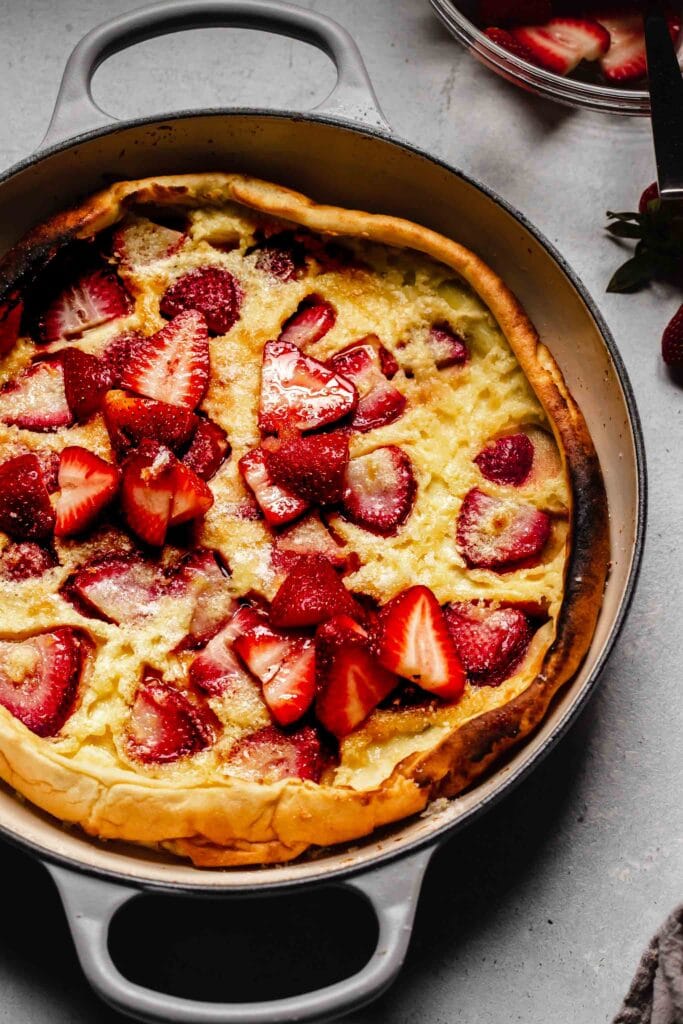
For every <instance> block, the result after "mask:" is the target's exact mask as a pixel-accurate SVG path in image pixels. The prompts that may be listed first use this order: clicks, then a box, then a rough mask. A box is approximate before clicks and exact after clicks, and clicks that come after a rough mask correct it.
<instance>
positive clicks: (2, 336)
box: [0, 292, 24, 356]
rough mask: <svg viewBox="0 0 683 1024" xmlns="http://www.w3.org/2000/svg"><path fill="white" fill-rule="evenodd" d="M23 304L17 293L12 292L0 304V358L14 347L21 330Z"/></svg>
mask: <svg viewBox="0 0 683 1024" xmlns="http://www.w3.org/2000/svg"><path fill="white" fill-rule="evenodd" d="M23 312H24V303H23V301H22V298H21V296H20V294H19V292H12V293H11V294H10V295H8V297H7V298H6V299H5V301H4V302H2V303H0V356H4V355H6V354H7V353H8V352H9V351H10V349H12V348H13V347H14V343H15V342H16V340H17V338H18V337H19V331H20V329H21V318H22V315H23Z"/></svg>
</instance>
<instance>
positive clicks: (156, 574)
mask: <svg viewBox="0 0 683 1024" xmlns="http://www.w3.org/2000/svg"><path fill="white" fill-rule="evenodd" d="M67 591H68V594H69V595H73V596H74V597H76V598H77V599H78V602H79V603H80V604H82V605H83V607H84V609H85V610H90V609H94V610H95V611H96V612H98V613H99V614H100V615H102V616H103V617H104V618H106V619H108V620H109V621H110V622H115V623H117V625H120V624H121V623H122V622H134V621H135V620H136V619H139V618H144V617H145V616H146V615H152V614H154V612H155V610H156V606H155V602H156V601H158V599H159V598H160V597H162V596H163V595H164V593H165V592H166V579H165V577H164V575H163V572H162V570H161V568H160V567H159V566H158V565H156V564H155V563H154V562H151V561H149V560H147V559H143V558H140V556H139V555H134V554H122V555H105V556H104V557H103V558H99V559H96V560H95V561H92V562H90V563H89V564H88V565H85V566H83V567H82V568H81V569H79V570H78V572H77V573H76V574H75V576H74V577H73V578H72V579H71V581H70V582H69V585H68V588H67Z"/></svg>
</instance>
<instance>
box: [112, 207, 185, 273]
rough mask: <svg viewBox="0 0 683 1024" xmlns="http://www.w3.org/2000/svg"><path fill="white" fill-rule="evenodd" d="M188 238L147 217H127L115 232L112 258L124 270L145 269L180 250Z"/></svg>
mask: <svg viewBox="0 0 683 1024" xmlns="http://www.w3.org/2000/svg"><path fill="white" fill-rule="evenodd" d="M186 239H187V235H184V234H182V233H181V232H180V231H174V230H173V228H167V227H164V226H163V225H162V224H155V223H154V222H153V221H151V220H148V219H147V217H129V218H127V219H126V221H125V222H124V223H123V224H122V225H121V226H120V227H119V228H117V230H116V231H115V232H114V236H113V245H112V250H113V253H114V256H115V257H116V258H117V259H118V260H120V262H121V263H123V264H124V265H125V266H127V267H135V268H136V269H137V268H139V267H148V266H149V265H150V264H151V263H156V262H157V261H158V260H163V259H168V257H169V256H173V254H174V253H176V252H178V250H179V249H180V248H182V246H183V244H184V242H185V241H186Z"/></svg>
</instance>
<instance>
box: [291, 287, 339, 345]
mask: <svg viewBox="0 0 683 1024" xmlns="http://www.w3.org/2000/svg"><path fill="white" fill-rule="evenodd" d="M336 320H337V313H336V310H335V308H334V306H333V305H332V304H331V303H330V302H326V301H325V300H324V299H321V298H320V296H319V295H309V296H308V297H307V298H305V299H304V300H303V302H302V303H300V305H299V308H298V309H297V311H296V313H294V314H293V315H292V316H290V318H289V319H288V320H287V321H285V324H284V326H283V328H282V331H281V332H280V337H279V339H278V340H279V341H281V342H282V341H286V342H289V343H290V344H292V345H296V347H297V348H306V346H307V345H313V344H314V343H315V342H316V341H320V339H321V338H324V337H325V335H326V334H327V332H328V331H329V330H331V329H332V328H333V327H334V325H335V322H336Z"/></svg>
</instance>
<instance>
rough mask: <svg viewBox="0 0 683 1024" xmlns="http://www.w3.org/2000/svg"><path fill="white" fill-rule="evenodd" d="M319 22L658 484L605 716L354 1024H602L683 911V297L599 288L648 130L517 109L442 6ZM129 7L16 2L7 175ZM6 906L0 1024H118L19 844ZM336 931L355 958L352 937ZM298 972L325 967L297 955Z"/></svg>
mask: <svg viewBox="0 0 683 1024" xmlns="http://www.w3.org/2000/svg"><path fill="white" fill-rule="evenodd" d="M309 2H310V0H309ZM310 6H312V7H315V8H316V9H318V10H321V11H324V12H326V13H328V14H331V15H333V16H335V17H337V18H338V20H340V21H341V22H342V23H343V24H344V25H345V26H346V27H347V28H349V29H350V30H351V31H352V32H353V34H354V35H355V37H356V39H357V40H358V43H359V45H360V47H361V50H362V52H363V54H364V56H365V59H366V62H367V65H368V68H369V70H370V73H371V76H372V79H373V81H374V84H375V87H376V90H377V93H378V95H379V98H380V102H381V104H382V106H383V108H384V110H385V112H386V114H387V116H388V118H389V121H390V122H391V124H392V125H393V126H394V128H395V129H396V131H397V132H398V133H399V134H400V135H402V136H404V137H405V138H407V139H409V140H411V141H412V142H414V143H416V144H418V145H420V146H422V147H424V148H426V149H429V150H432V151H433V152H434V153H436V154H438V155H439V156H440V157H442V158H444V159H446V160H447V161H450V162H451V163H453V164H455V165H457V166H460V167H462V168H463V169H465V170H466V171H468V172H469V173H471V174H473V175H475V176H477V177H479V178H481V179H482V180H483V181H485V182H486V183H487V184H488V185H490V186H492V187H493V188H495V189H497V190H499V191H500V192H501V193H502V194H503V195H504V196H506V197H507V198H508V199H509V200H510V201H511V202H512V203H513V204H515V205H516V206H517V207H518V208H519V209H520V210H522V211H523V212H524V213H525V214H526V215H527V216H528V217H529V218H530V219H531V220H532V221H533V222H535V223H536V224H537V225H538V226H539V227H540V228H541V229H542V230H543V231H544V232H545V233H546V235H547V236H548V237H549V238H550V239H552V241H553V242H554V243H555V244H556V245H557V246H558V247H559V249H560V250H561V251H562V252H563V253H564V255H565V256H566V257H567V258H568V260H569V261H570V263H572V264H573V266H574V267H575V268H576V270H577V271H578V273H579V274H580V275H581V276H582V277H583V279H584V281H585V282H586V284H587V286H588V288H589V289H590V291H591V292H592V293H593V294H594V296H595V297H596V298H597V300H598V302H599V304H600V306H601V308H602V310H603V312H604V314H605V316H606V318H607V320H608V322H609V324H610V326H611V328H612V330H613V332H614V335H615V337H616V339H617V342H618V344H619V346H620V348H621V351H622V354H623V356H624V359H625V361H626V364H627V367H628V370H629V372H630V374H631V378H632V380H633V383H634V386H635V391H636V396H637V399H638V402H639V405H640V409H641V413H642V417H643V421H644V426H645V434H646V441H647V449H648V455H649V468H650V489H651V492H650V493H651V500H650V529H649V538H648V543H647V549H646V555H645V563H644V569H643V574H642V578H641V583H640V587H639V591H638V594H637V597H636V600H635V604H634V607H633V611H632V614H631V617H630V621H629V624H628V627H627V628H626V630H625V632H624V634H623V636H622V638H621V641H620V643H619V645H618V649H617V650H616V653H615V654H614V656H613V657H612V659H611V662H610V665H609V667H608V669H607V671H606V672H605V673H604V676H603V680H602V685H601V687H600V688H599V692H598V694H597V696H596V698H595V700H594V701H593V703H592V704H591V705H590V707H589V708H588V710H587V712H586V713H585V714H584V716H583V719H582V720H581V721H580V722H579V724H578V725H577V726H576V727H575V728H574V729H573V731H572V732H571V734H570V735H569V736H568V737H567V738H566V740H565V741H564V742H563V743H562V744H561V746H560V747H559V748H558V749H557V750H556V751H555V752H554V753H553V755H552V756H551V757H550V758H549V759H548V760H547V761H546V762H545V763H544V764H543V766H542V767H541V769H540V771H538V772H537V773H536V774H535V775H534V776H533V777H532V778H531V779H530V780H529V781H528V782H527V783H526V784H525V785H524V786H523V787H522V788H521V789H519V790H518V791H517V792H516V793H515V794H513V795H512V796H511V797H510V798H509V799H508V800H507V801H506V802H505V803H504V804H503V805H502V806H501V807H499V808H498V809H497V810H495V811H494V812H492V813H491V814H490V815H489V816H488V817H487V818H486V819H485V820H484V821H482V822H480V823H479V824H477V825H476V826H475V827H473V828H471V829H470V830H469V831H468V832H467V833H466V834H464V835H462V836H460V837H456V838H455V839H454V840H453V841H451V842H450V844H449V845H447V846H446V847H445V848H444V849H443V850H442V851H441V852H440V853H439V854H438V856H437V858H436V860H435V861H434V862H433V865H432V868H431V870H430V872H429V876H428V878H427V881H426V884H425V889H424V893H423V898H422V901H421V905H420V910H419V914H418V920H417V926H416V930H415V936H414V941H413V945H412V947H411V950H410V953H409V956H408V960H407V963H406V966H405V969H404V971H403V973H402V975H401V978H400V980H399V982H398V984H397V985H396V986H395V987H394V988H393V990H392V991H391V992H390V993H388V994H387V995H386V996H384V997H383V998H382V999H381V1000H380V1001H379V1002H378V1003H377V1004H375V1005H374V1006H373V1007H372V1008H368V1009H367V1010H365V1011H363V1012H360V1013H356V1014H355V1015H353V1016H352V1017H351V1018H350V1019H351V1020H352V1021H354V1022H355V1024H365V1022H370V1021H376V1020H381V1021H383V1022H387V1024H403V1022H407V1021H420V1022H421V1024H446V1022H448V1024H451V1022H456V1021H457V1022H467V1024H474V1022H477V1024H502V1022H511V1021H524V1022H525V1024H549V1022H555V1021H557V1022H561V1024H598V1022H606V1021H608V1020H610V1019H611V1017H612V1015H613V1013H614V1012H615V1010H616V1008H617V1006H618V1003H619V1001H620V999H621V997H622V995H623V993H624V991H625V990H626V988H627V985H628V982H629V979H630V977H631V974H632V972H633V969H634V967H635V964H636V961H637V958H638V955H639V952H640V950H641V947H642V946H643V944H644V943H645V942H646V941H647V939H648V938H649V936H650V934H651V933H652V931H653V930H654V929H655V928H656V926H657V925H658V924H659V922H660V920H661V919H663V918H664V916H665V915H666V914H667V913H668V911H669V910H670V909H671V907H672V906H673V904H674V903H675V902H676V901H677V900H678V899H680V898H681V897H682V896H683V886H682V885H681V882H682V877H681V875H682V872H681V843H682V837H683V827H682V826H683V820H682V809H681V807H682V801H681V781H682V780H681V735H682V734H683V719H682V712H681V708H682V706H683V698H682V694H681V640H682V639H683V629H682V625H681V607H682V603H683V582H682V576H683V573H682V570H683V553H682V551H683V544H682V537H683V502H682V501H681V495H682V488H681V455H680V453H681V443H682V441H683V423H682V410H683V391H681V389H680V388H679V387H677V386H676V385H675V384H674V383H673V382H671V381H670V380H669V378H668V377H667V375H666V373H665V371H664V368H663V366H662V364H661V361H660V359H659V354H658V345H659V338H660V335H661V331H662V328H663V326H664V324H665V323H666V321H667V320H668V318H669V317H670V316H671V314H672V313H673V312H674V310H675V309H676V308H677V305H678V303H679V301H680V300H681V296H679V295H677V294H676V293H675V292H674V291H673V290H670V289H668V288H664V287H656V288H653V289H651V290H650V291H647V292H643V293H641V294H639V295H635V296H623V297H618V296H608V295H606V294H605V293H604V288H605V284H606V281H607V279H608V277H609V274H610V272H611V270H612V269H613V268H614V267H615V265H616V264H617V262H618V259H619V255H618V252H617V249H616V247H615V245H614V243H613V242H611V241H609V240H608V238H606V236H605V234H604V231H603V224H604V212H605V210H606V209H607V208H612V209H629V208H633V206H634V203H635V202H636V201H637V197H638V195H639V193H640V190H641V188H642V186H643V185H645V184H647V183H648V182H649V181H650V180H651V179H652V177H653V158H652V153H651V144H650V138H649V133H648V125H647V124H646V123H642V122H640V121H635V120H633V121H629V120H626V119H619V118H607V117H604V116H599V115H592V114H587V113H582V112H577V111H570V110H566V109H563V108H561V107H558V106H554V105H552V104H550V103H548V102H545V101H541V100H537V99H535V98H533V97H531V96H529V95H527V94H525V93H522V92H521V91H519V90H516V89H515V88H513V87H512V86H510V85H508V84H507V83H505V82H503V81H502V80H500V79H497V78H496V77H494V76H493V75H491V74H490V73H489V72H487V71H486V70H484V69H483V68H481V67H479V66H478V65H477V64H475V63H474V62H473V61H472V60H471V59H470V58H469V57H468V56H467V55H466V54H465V53H464V52H463V51H462V50H461V49H460V48H459V47H458V45H457V44H456V43H455V42H454V41H453V40H452V39H451V38H450V37H449V36H448V35H447V34H446V33H445V31H444V30H443V29H442V28H441V27H440V26H439V24H438V23H437V22H436V21H435V19H434V18H433V16H432V14H431V12H430V9H429V7H428V5H427V3H426V0H392V2H387V0H385V2H382V0H316V2H310ZM130 7H131V4H130V2H129V0H61V2H56V0H24V2H19V0H16V2H13V0H3V2H0V14H1V24H2V30H1V33H0V67H1V68H2V76H1V77H0V109H1V110H2V119H1V121H0V166H6V165H8V164H10V163H12V162H14V161H16V160H18V159H19V158H21V157H23V156H25V155H27V154H28V153H29V152H30V151H31V149H32V148H33V147H34V146H35V145H36V144H37V143H38V142H39V140H40V138H41V136H42V133H43V131H44V130H45V127H46V125H47V121H48V117H49V112H50V109H51V105H52V102H53V98H54V96H55V94H56V91H57V86H58V83H59V77H60V72H61V68H62V66H63V64H64V61H65V60H66V57H67V55H68V53H69V50H70V48H71V47H72V46H73V44H74V43H75V42H76V40H77V39H78V38H79V37H80V35H82V34H83V33H84V32H85V31H86V30H87V29H88V28H89V27H91V26H92V25H94V24H96V23H97V22H98V21H101V20H103V19H104V18H105V17H107V16H110V15H112V14H113V13H115V12H119V11H124V10H126V9H129V8H130ZM332 82H333V73H332V69H331V66H330V65H329V63H328V62H327V60H326V58H325V57H324V56H322V55H320V54H318V53H317V52H314V51H311V50H310V49H309V48H308V47H305V46H303V45H302V44H298V43H291V42H289V41H285V40H271V39H266V38H264V37H262V36H259V35H256V34H254V33H247V32H228V31H212V32H206V31H205V32H194V33H190V34H187V35H185V36H176V37H168V38H166V39H163V40H155V41H150V42H148V43H146V44H144V46H140V47H138V48H137V49H136V50H135V51H130V52H128V53H125V54H121V55H118V56H116V57H115V58H113V59H112V60H110V61H109V62H108V63H107V65H105V66H104V67H103V68H102V69H101V70H100V72H99V73H98V75H97V79H96V89H95V91H96V95H97V97H98V98H99V100H100V102H101V103H102V104H103V105H104V106H105V107H106V108H107V109H108V110H110V111H111V112H112V113H115V114H118V115H120V116H132V115H136V114H142V113H147V112H153V111H159V112H161V111H169V110H172V109H173V108H178V107H188V106H191V105H199V106H201V105H203V104H206V105H209V104H210V105H217V104H225V105H228V104H230V103H231V102H235V103H243V104H249V103H253V104H261V105H263V104H265V105H270V106H278V105H282V104H285V103H286V104H289V105H291V106H294V107H300V108H302V109H303V108H305V107H306V106H308V105H310V104H311V103H313V102H314V100H315V99H316V98H322V96H323V95H324V94H325V92H326V90H327V89H329V87H330V86H331V84H332ZM0 893H1V894H2V900H3V906H4V908H7V907H8V906H9V901H10V900H11V899H12V898H16V895H17V894H20V895H21V902H20V904H19V907H18V912H15V913H14V914H12V916H11V919H8V914H7V909H5V912H4V913H3V919H4V920H3V926H2V927H1V928H0V1021H1V1022H5V1021H7V1022H9V1021H12V1022H17V1021H21V1022H41V1024H42V1022H48V1021H49V1022H50V1024H67V1022H68V1024H81V1022H83V1024H85V1022H91V1021H93V1020H97V1021H105V1022H109V1021H111V1022H114V1021H119V1020H122V1019H123V1018H120V1017H119V1016H118V1015H116V1014H114V1013H113V1012H109V1011H107V1010H105V1009H103V1008H101V1007H100V1006H99V1004H98V1003H97V1001H96V999H95V998H94V996H92V995H91V993H90V992H89V991H88V989H87V987H86V985H85V983H84V981H83V979H82V976H81V974H80V971H79V969H78V967H77V965H76V962H75V957H74V953H73V948H72V947H71V944H70V940H69V938H68V933H67V929H66V925H65V923H64V919H63V916H62V913H61V909H60V907H59V904H58V901H57V897H56V894H55V893H54V890H53V889H52V887H51V884H50V883H49V881H48V879H47V877H46V876H45V875H44V873H43V871H42V869H41V868H40V867H39V866H37V865H35V864H33V863H32V862H31V861H30V860H29V859H28V858H26V857H25V856H24V855H22V854H20V853H18V852H17V851H14V850H11V849H9V848H7V847H4V846H0ZM147 910H148V914H149V916H148V917H147V918H143V919H142V924H141V925H139V927H140V929H141V934H142V943H143V947H144V950H145V952H141V953H140V957H139V959H140V961H141V969H142V968H143V967H144V960H145V958H148V959H149V961H150V963H152V962H153V961H154V959H155V957H156V958H159V957H162V956H163V957H164V958H167V960H168V964H170V965H171V966H172V967H173V969H174V970H175V969H176V967H177V966H178V964H180V965H181V967H182V960H183V959H184V958H185V957H186V953H187V950H186V949H185V952H182V950H181V952H178V951H176V952H175V953H168V951H165V952H163V954H162V952H161V951H160V946H159V940H160V938H161V935H162V931H161V929H162V923H163V922H160V921H159V920H157V919H155V916H154V915H155V914H156V916H157V917H158V913H157V912H156V911H155V909H154V907H149V908H147ZM165 913H166V917H165V918H164V921H165V922H166V923H165V924H163V929H164V932H165V934H167V933H168V931H171V932H172V931H173V925H172V923H169V922H174V921H175V922H176V928H177V932H178V934H179V935H182V934H184V933H185V931H184V930H185V929H187V928H189V927H190V925H189V924H185V925H184V924H183V917H182V913H181V911H180V910H179V909H178V908H177V907H175V906H170V907H167V908H166V911H165ZM339 913H340V911H339V908H338V907H337V909H336V911H335V912H334V914H331V916H330V917H329V919H328V920H327V922H326V924H327V928H329V930H330V932H331V933H332V934H334V932H335V931H336V930H337V929H338V928H339V929H341V928H342V922H341V918H339V920H337V917H336V915H338V914H339ZM226 917H227V921H228V923H229V920H230V917H229V914H227V915H226ZM243 917H244V915H243V916H242V918H241V919H240V920H241V921H242V924H241V927H242V928H244V927H246V926H245V924H244V920H243ZM247 918H248V915H247ZM259 920H261V918H259ZM147 921H148V922H149V923H146V922H147ZM260 927H262V928H263V929H264V930H268V928H267V926H264V925H261V926H260ZM358 927H359V928H360V926H358ZM343 928H344V929H346V932H345V934H347V932H348V934H347V938H348V940H349V942H350V945H351V946H353V945H354V932H353V926H348V924H347V923H344V924H343ZM358 941H359V942H360V935H359V939H358ZM137 942H138V947H139V946H140V933H138V938H137ZM219 942H220V940H219V938H216V943H217V944H219ZM249 944H251V947H252V950H253V958H254V959H257V960H258V961H259V962H260V964H261V968H262V969H265V970H266V973H269V972H274V971H275V970H276V968H275V966H274V965H273V963H266V964H265V967H264V963H263V955H262V954H259V953H258V945H259V934H258V930H257V933H256V934H251V935H245V938H244V943H243V944H242V945H243V946H244V945H246V946H247V948H248V947H249ZM138 947H136V948H138ZM197 948H198V949H200V948H201V943H200V944H199V945H198V946H197ZM216 948H219V945H217V946H216ZM250 955H251V953H250V952H249V954H248V955H247V956H245V958H244V959H245V961H246V960H247V959H249V956H250ZM174 956H175V957H176V959H175V960H174V959H173V957H174ZM301 956H302V958H305V957H307V956H310V954H309V953H308V952H307V951H306V950H305V949H302V950H301ZM169 957H170V959H168V958H169ZM202 957H203V962H202V963H200V964H199V965H198V966H197V967H196V968H193V970H194V978H195V981H196V980H197V978H199V980H200V981H201V980H202V979H204V981H205V982H206V984H207V985H208V984H209V982H210V981H211V979H210V978H209V975H210V973H211V970H213V971H214V974H215V973H216V972H217V973H218V974H219V975H220V974H221V973H224V974H225V976H226V978H229V976H230V974H231V973H234V964H233V963H232V962H230V961H227V960H226V961H225V962H224V963H223V966H222V967H221V966H220V963H219V965H218V966H214V967H213V968H212V967H211V966H210V965H208V966H207V959H206V957H207V954H206V950H204V952H203V953H202ZM275 959H277V958H276V957H275ZM157 966H159V965H158V964H157ZM245 970H246V967H245V966H241V967H239V972H240V973H243V972H244V971H245ZM202 983H203V982H202ZM211 983H212V984H214V986H215V984H216V979H215V978H213V980H212V981H211ZM200 987H201V985H200ZM230 993H231V989H230V986H229V983H228V981H227V980H226V982H225V984H224V986H223V988H222V989H221V988H220V985H219V986H218V990H217V994H218V995H222V996H223V997H227V996H229V995H230Z"/></svg>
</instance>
